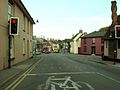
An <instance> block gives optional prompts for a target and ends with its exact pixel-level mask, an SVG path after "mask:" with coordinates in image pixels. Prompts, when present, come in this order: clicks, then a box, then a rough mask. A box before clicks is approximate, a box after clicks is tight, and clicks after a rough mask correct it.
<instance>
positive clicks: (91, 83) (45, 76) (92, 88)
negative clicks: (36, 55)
mask: <svg viewBox="0 0 120 90" xmlns="http://www.w3.org/2000/svg"><path fill="white" fill-rule="evenodd" d="M100 59H101V58H99V57H94V56H80V55H72V54H52V53H51V54H43V55H41V59H40V60H38V62H37V63H35V65H34V66H32V67H31V68H30V69H29V70H28V71H26V73H24V74H22V75H21V76H20V77H19V78H20V79H19V80H18V81H17V82H15V81H14V82H15V84H14V86H13V87H12V88H10V89H11V90H120V78H119V76H120V68H117V67H113V66H110V65H105V64H100V63H96V62H95V61H97V60H100ZM9 86H10V85H8V87H9ZM8 87H6V90H8V89H9V88H8Z"/></svg>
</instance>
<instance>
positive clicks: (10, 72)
mask: <svg viewBox="0 0 120 90" xmlns="http://www.w3.org/2000/svg"><path fill="white" fill-rule="evenodd" d="M93 57H94V58H96V60H93V62H96V63H100V64H106V65H111V66H115V67H119V68H120V62H116V64H115V65H114V62H113V61H109V60H105V61H103V60H102V59H101V57H99V56H93ZM40 58H41V55H37V56H35V57H33V58H31V59H28V60H26V61H24V62H21V63H19V64H17V65H14V66H12V67H11V68H10V69H4V70H1V71H0V87H1V86H2V85H3V84H5V83H6V82H7V81H9V80H10V79H12V78H14V77H15V76H16V75H19V74H20V73H21V72H23V71H26V70H27V69H28V68H30V67H31V66H32V65H33V64H34V63H35V62H37V61H38V60H40Z"/></svg>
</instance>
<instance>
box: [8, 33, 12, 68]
mask: <svg viewBox="0 0 120 90" xmlns="http://www.w3.org/2000/svg"><path fill="white" fill-rule="evenodd" d="M8 48H9V54H8V55H9V56H8V68H11V58H10V56H11V55H10V48H11V36H10V35H9V47H8Z"/></svg>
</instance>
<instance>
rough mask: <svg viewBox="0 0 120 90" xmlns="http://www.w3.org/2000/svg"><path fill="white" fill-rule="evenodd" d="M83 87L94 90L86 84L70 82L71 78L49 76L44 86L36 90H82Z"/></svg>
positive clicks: (41, 85)
mask: <svg viewBox="0 0 120 90" xmlns="http://www.w3.org/2000/svg"><path fill="white" fill-rule="evenodd" d="M84 85H85V87H88V88H89V90H95V89H94V88H93V87H92V86H91V85H90V84H88V83H86V82H79V83H77V82H75V81H73V80H72V78H71V76H64V77H61V78H56V77H55V76H50V77H48V79H47V81H46V82H45V84H40V85H39V86H38V88H37V90H43V89H44V90H48V89H49V88H51V89H50V90H58V88H59V89H62V90H69V89H72V90H80V89H83V88H84Z"/></svg>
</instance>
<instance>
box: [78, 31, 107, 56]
mask: <svg viewBox="0 0 120 90" xmlns="http://www.w3.org/2000/svg"><path fill="white" fill-rule="evenodd" d="M105 33H106V32H97V31H95V32H92V33H90V34H87V35H85V36H83V37H81V49H80V51H79V52H80V54H85V55H92V54H93V55H101V54H102V52H103V50H104V41H103V36H104V35H105Z"/></svg>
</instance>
